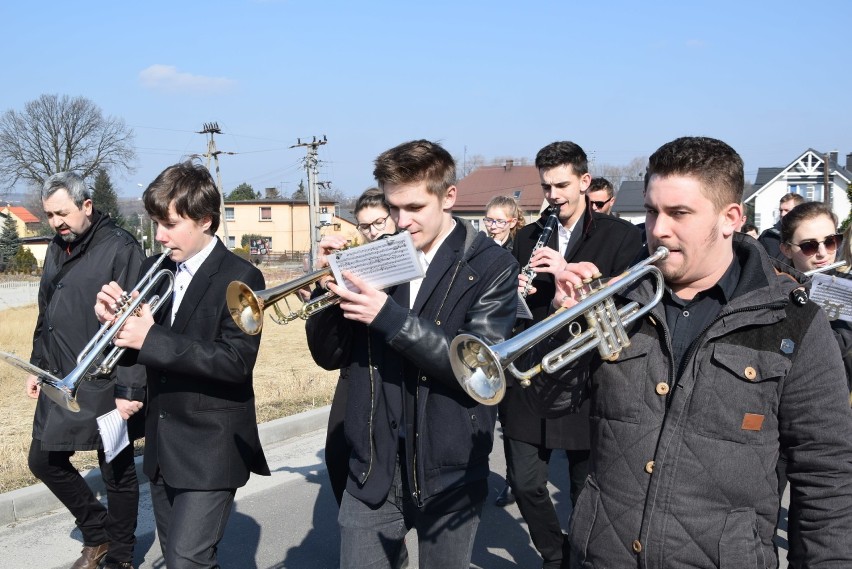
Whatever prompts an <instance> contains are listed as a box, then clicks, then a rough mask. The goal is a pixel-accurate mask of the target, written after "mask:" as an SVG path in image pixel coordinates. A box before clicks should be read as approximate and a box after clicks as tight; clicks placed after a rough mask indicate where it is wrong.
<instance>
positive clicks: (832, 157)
mask: <svg viewBox="0 0 852 569" xmlns="http://www.w3.org/2000/svg"><path fill="white" fill-rule="evenodd" d="M828 163H829V165H831V164H834V166H833V167H834V168H837V166H839V164H838V163H837V151H836V150H832V151H831V152H829V153H828Z"/></svg>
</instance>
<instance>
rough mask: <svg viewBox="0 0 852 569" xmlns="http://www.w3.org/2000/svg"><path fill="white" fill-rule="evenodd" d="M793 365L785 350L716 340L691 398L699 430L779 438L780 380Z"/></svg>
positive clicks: (758, 439) (742, 439) (741, 438)
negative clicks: (772, 349) (745, 345)
mask: <svg viewBox="0 0 852 569" xmlns="http://www.w3.org/2000/svg"><path fill="white" fill-rule="evenodd" d="M790 365H791V364H790V360H788V359H787V358H786V357H784V356H782V355H780V354H775V353H772V352H766V351H760V350H754V349H751V348H747V347H743V346H739V345H732V344H714V345H713V347H712V354H711V356H710V358H709V361H706V362H705V363H704V364H703V366H702V369H701V370H699V372H698V375H697V381H696V383H695V394H694V396H693V398H692V402H691V407H692V410H691V413H692V415H693V416H694V417H695V428H696V429H697V431H698V433H699V434H701V435H704V436H707V437H711V438H714V439H719V440H727V441H733V442H738V443H744V444H767V443H771V442H773V441H777V438H778V388H779V382H780V381H781V380H782V379H783V378H784V377H785V376H786V375H787V373H788V372H789V370H790Z"/></svg>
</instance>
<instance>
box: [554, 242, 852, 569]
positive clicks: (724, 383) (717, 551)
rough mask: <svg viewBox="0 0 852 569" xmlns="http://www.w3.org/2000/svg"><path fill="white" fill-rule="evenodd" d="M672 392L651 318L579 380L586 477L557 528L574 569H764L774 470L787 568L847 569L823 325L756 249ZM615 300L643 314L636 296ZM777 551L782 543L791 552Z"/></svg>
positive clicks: (743, 256) (851, 433)
mask: <svg viewBox="0 0 852 569" xmlns="http://www.w3.org/2000/svg"><path fill="white" fill-rule="evenodd" d="M734 250H735V255H736V258H737V260H738V262H739V263H740V265H741V267H742V273H741V278H740V282H739V283H738V285H737V287H736V291H735V293H734V295H733V296H732V299H731V301H730V303H729V304H728V305H727V306H725V307H724V308H723V310H722V312H721V313H720V315H719V316H718V317H717V319H716V320H715V321H714V322H713V323H712V324H711V325H710V326H709V327H708V328H707V329H705V330H704V332H703V333H702V334H701V335H700V336H699V337H698V339H697V340H696V341H695V343H694V344H693V345H692V346H691V348H690V349H689V351H688V352H687V354H686V355H685V356H684V362H683V366H682V370H683V372H682V374H681V375H680V377H676V371H675V370H674V369H673V364H672V360H671V338H670V336H669V332H668V330H667V328H666V319H665V314H664V311H663V308H662V306H661V305H658V306H657V307H656V308H655V309H654V311H653V312H652V313H651V314H650V315H648V316H646V317H645V318H644V319H643V321H642V322H639V323H635V325H634V326H632V329H631V330H630V334H631V340H632V345H631V346H630V347H629V348H628V349H627V350H625V351H624V352H623V353H622V354H621V357H620V358H619V359H618V360H617V361H615V362H612V363H609V362H607V363H603V362H600V361H599V358H597V357H595V358H594V359H593V362H592V367H591V377H592V380H591V383H590V384H589V396H590V397H591V400H592V408H591V427H592V461H593V470H592V471H593V474H591V475H590V476H589V478H588V480H587V482H586V486H585V488H584V490H583V492H582V494H581V496H580V498H579V500H578V503H577V505H576V508H575V512H574V515H573V517H572V522H571V528H570V541H571V546H572V548H573V550H574V551H575V555H577V556H578V558H579V560H580V561H581V566H582V567H584V568H601V569H603V568H606V569H622V568H633V567H637V568H643V569H645V568H647V569H679V568H687V567H688V568H711V567H712V568H715V567H722V568H725V569H739V568H749V569H752V568H769V567H771V568H775V567H777V563H778V560H777V555H776V551H775V548H774V547H773V543H772V537H773V533H774V530H775V524H776V516H777V512H778V506H779V497H778V492H777V480H776V475H775V465H776V462H777V460H778V455H779V451H781V450H783V451H784V452H785V453H786V454H787V455H788V457H789V460H790V467H789V472H788V475H789V480H790V484H791V488H792V498H791V508H790V515H789V520H790V521H789V531H790V532H791V533H794V534H795V533H798V535H799V536H800V540H801V543H802V549H803V550H802V551H791V552H790V553H789V556H788V559H789V561H790V567H791V568H792V567H820V568H824V567H837V568H840V567H843V568H847V569H848V568H849V567H852V411H850V408H849V403H848V392H847V388H846V379H845V375H844V368H843V363H842V361H841V357H840V353H839V350H838V347H837V342H835V340H834V338H833V336H832V332H831V329H830V327H829V324H828V321H827V320H826V317H825V315H824V314H823V312H822V311H821V310H820V309H818V308H817V307H816V306H815V305H814V304H813V303H810V302H809V303H807V304H806V305H804V306H799V305H796V304H794V303H792V302H791V301H790V294H789V293H790V291H791V290H792V289H793V288H794V287H795V286H796V285H795V283H794V282H793V280H792V279H791V278H789V277H788V276H787V275H779V274H777V273H776V271H775V270H774V269H773V266H772V264H771V262H770V260H769V257H768V256H767V255H766V253H765V252H764V251H762V249H760V247H759V246H758V245H756V243H747V242H743V241H742V240H740V239H736V240H735V243H734ZM625 296H627V297H629V298H632V299H635V300H639V301H640V302H641V301H645V300H647V299H648V298H650V296H651V290H650V284H649V283H648V282H641V283H639V284H638V285H636V286H634V288H633V289H632V290H629V291H627V292H626V294H625ZM790 541H791V543H795V542H796V540H794V539H791V540H790Z"/></svg>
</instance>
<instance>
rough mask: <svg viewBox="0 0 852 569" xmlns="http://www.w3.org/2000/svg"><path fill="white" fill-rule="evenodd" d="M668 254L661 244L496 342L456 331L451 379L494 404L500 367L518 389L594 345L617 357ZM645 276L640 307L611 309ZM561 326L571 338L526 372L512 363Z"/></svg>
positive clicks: (659, 288)
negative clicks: (615, 274)
mask: <svg viewBox="0 0 852 569" xmlns="http://www.w3.org/2000/svg"><path fill="white" fill-rule="evenodd" d="M668 255H669V250H668V249H666V248H665V247H659V248H657V250H656V251H655V252H654V254H653V255H651V256H650V257H648V258H647V259H645V260H644V261H642V262H640V263H637V264H636V265H633V266H632V267H630V268H629V269H627V270H626V271H625V272H624V274H622V275H621V276H619V277H618V279H617V280H615V281H614V282H611V283H609V284H606V285H603V286H601V287H599V288H597V289H591V290H589V291H588V294H586V293H583V294H582V295H581V300H580V302H579V303H578V304H576V305H575V306H572V307H571V308H568V309H565V310H560V311H558V312H556V313H555V314H553V315H552V316H550V317H548V318H546V319H544V320H542V321H541V322H539V323H538V324H536V325H534V326H532V327H530V328H528V329H527V330H525V331H524V332H521V333H520V334H518V335H517V336H515V337H514V338H510V339H508V340H506V341H504V342H500V343H499V344H495V345H493V346H489V345H488V344H486V343H485V342H483V341H482V340H481V339H479V338H477V337H476V336H473V335H471V334H459V335H458V336H456V337H455V338H454V339H453V341H452V343H451V344H450V364H451V365H452V367H453V372H454V373H455V376H456V380H458V382H459V384H460V385H461V386H462V388H463V389H464V390H465V391H466V392H467V394H468V395H470V396H471V397H472V398H473V399H474V400H475V401H477V402H479V403H482V404H484V405H496V404H497V403H499V402H500V401H501V400H502V399H503V396H504V395H505V393H506V376H505V374H504V372H503V370H504V369H508V370H509V372H510V373H511V374H512V375H513V376H515V377H516V378H517V379H518V383H520V385H521V386H522V387H528V386H529V385H530V380H531V379H532V378H533V377H535V376H536V375H538V374H539V373H541V372H542V370H543V371H545V372H546V373H555V372H557V371H559V370H560V369H562V368H563V367H565V366H567V365H568V364H569V363H571V362H573V361H575V360H576V359H578V358H579V357H581V356H582V355H584V354H586V353H588V352H590V351H591V350H593V349H595V348H597V349H598V351H599V353H600V354H601V357H602V358H604V359H607V360H615V359H617V358H618V356H619V354H620V353H621V350H623V349H624V348H626V347H627V346H629V345H630V338H629V337H628V336H627V331H626V328H627V326H628V325H630V324H631V323H632V322H634V321H635V320H638V319H640V318H642V317H643V316H644V315H645V314H647V313H648V312H650V311H651V309H652V308H653V307H654V306H656V305H657V303H659V302H660V300H662V298H663V291H664V290H665V287H664V281H663V275H662V273H661V272H660V269H658V268H657V267H655V266H654V263H656V262H657V261H661V260H663V259H665V258H666V257H668ZM647 275H651V276H652V277H653V278H654V280H655V284H656V293H655V295H654V297H653V299H652V300H651V301H650V302H648V303H647V304H646V305H645V306H642V307H640V305H639V303H638V302H631V303H629V304H627V305H625V306H623V307H622V308H620V309H618V308H616V306H615V302H614V301H613V300H612V297H613V296H614V295H615V294H616V293H618V292H620V291H621V290H623V289H625V288H627V287H628V286H630V285H631V284H633V283H635V282H636V281H638V280H639V279H642V278H644V277H645V276H647ZM587 284H588V283H587ZM581 316H585V319H586V323H587V324H588V328H587V329H586V330H585V331H581V327H580V325H579V323H578V322H577V319H578V318H580V317H581ZM565 326H569V331H570V332H571V334H572V336H573V338H572V339H571V340H569V341H568V342H567V343H565V344H563V345H562V346H560V347H559V348H557V349H555V350H553V351H551V352H550V353H548V354H547V355H545V356H544V357H543V358H542V360H541V362H540V363H538V364H536V365H535V366H533V367H532V368H530V369H529V370H527V371H520V370H518V369H517V368H516V367H515V365H514V364H513V363H512V362H514V361H515V360H516V359H517V358H518V357H519V356H520V355H521V354H523V353H524V352H526V351H527V350H529V349H530V348H531V347H533V346H534V345H535V344H537V343H539V342H541V341H543V340H545V339H546V338H548V337H549V336H550V335H551V334H553V333H554V332H556V331H558V330H560V329H562V328H564V327H565Z"/></svg>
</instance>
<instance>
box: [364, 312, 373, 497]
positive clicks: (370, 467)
mask: <svg viewBox="0 0 852 569" xmlns="http://www.w3.org/2000/svg"><path fill="white" fill-rule="evenodd" d="M370 336H371V333H370V327H369V326H367V369H369V371H370V463H369V464H368V465H367V472H366V473H364V476H362V477H361V484H363V483H364V482H366V481H367V479H368V478H369V477H370V473H371V472H372V471H373V455H374V454H375V451H374V448H373V427H374V423H375V417H376V385H375V383H376V382H375V379H374V377H373V344H372V341H371V340H370Z"/></svg>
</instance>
